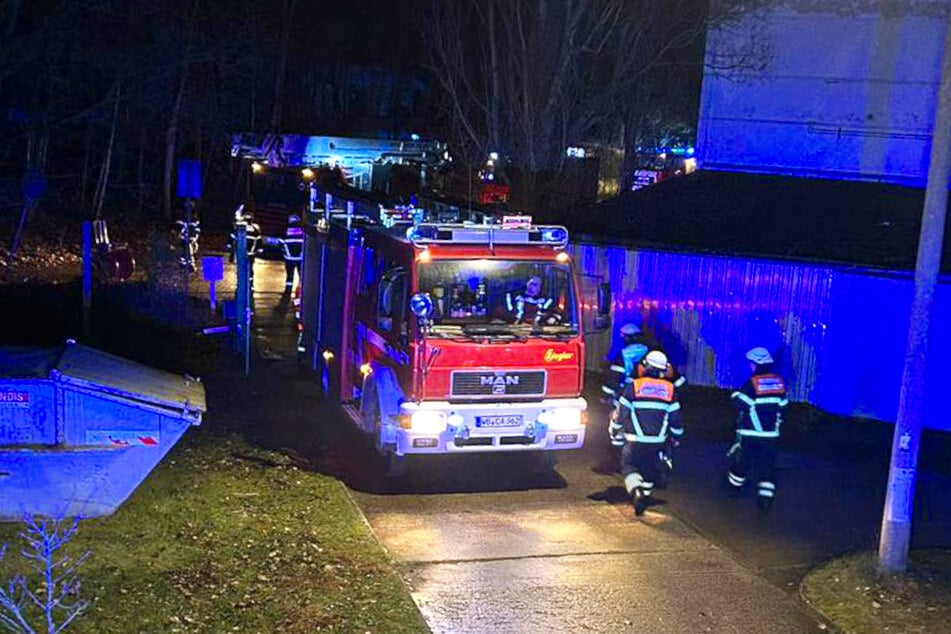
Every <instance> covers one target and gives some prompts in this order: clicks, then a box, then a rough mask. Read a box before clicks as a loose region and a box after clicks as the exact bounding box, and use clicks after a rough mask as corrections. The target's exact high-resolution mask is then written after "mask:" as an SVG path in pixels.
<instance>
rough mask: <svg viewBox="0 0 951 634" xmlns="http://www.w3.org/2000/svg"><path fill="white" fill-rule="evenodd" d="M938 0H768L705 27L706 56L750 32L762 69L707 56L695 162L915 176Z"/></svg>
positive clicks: (929, 105) (924, 149)
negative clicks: (740, 68) (737, 67)
mask: <svg viewBox="0 0 951 634" xmlns="http://www.w3.org/2000/svg"><path fill="white" fill-rule="evenodd" d="M947 6H948V1H947V0H772V2H771V3H770V7H769V8H768V9H767V10H765V11H764V12H762V13H761V14H757V15H751V16H749V17H747V18H746V19H744V20H743V22H742V23H740V24H738V25H732V26H730V27H729V28H724V29H720V30H714V31H711V32H710V33H709V35H708V41H707V62H708V67H709V66H711V65H716V64H717V63H719V62H722V61H723V59H722V54H723V53H724V52H728V51H731V50H734V51H735V50H739V49H742V48H743V46H744V44H746V43H748V42H750V41H755V42H757V43H758V44H760V45H763V46H764V47H765V48H766V49H768V54H767V55H763V56H761V59H763V60H766V65H765V68H764V69H763V70H761V71H753V72H747V73H740V74H738V75H734V76H731V77H724V76H721V75H720V74H718V73H716V72H712V71H711V70H710V69H709V68H708V70H707V71H706V72H705V76H704V80H703V88H702V93H701V103H700V116H699V122H698V134H697V137H698V138H697V144H696V147H697V158H698V164H699V166H700V168H702V169H720V170H734V171H747V172H766V173H775V174H788V175H802V176H815V177H824V178H845V179H854V180H881V181H887V182H894V183H900V184H907V185H915V186H923V185H924V182H925V178H926V172H927V161H928V152H929V148H930V135H931V126H932V120H933V116H934V96H935V92H936V90H937V82H938V76H939V66H940V57H941V48H942V40H943V34H944V29H945V24H946V18H945V16H946V12H947Z"/></svg>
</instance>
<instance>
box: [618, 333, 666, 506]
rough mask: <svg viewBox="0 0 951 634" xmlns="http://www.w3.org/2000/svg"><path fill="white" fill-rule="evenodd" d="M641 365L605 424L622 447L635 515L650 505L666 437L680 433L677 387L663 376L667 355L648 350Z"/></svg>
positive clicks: (628, 488)
mask: <svg viewBox="0 0 951 634" xmlns="http://www.w3.org/2000/svg"><path fill="white" fill-rule="evenodd" d="M641 364H642V366H643V368H644V369H643V375H642V376H639V377H638V378H635V379H634V380H633V381H631V382H629V383H627V384H626V385H625V387H624V390H623V391H622V393H621V395H620V397H619V398H618V405H617V407H616V408H615V409H614V412H613V413H612V414H611V423H610V425H609V433H610V436H611V444H613V445H614V446H618V447H623V450H622V452H621V474H622V475H623V476H624V488H625V489H627V492H628V495H630V496H631V500H632V501H633V503H634V514H635V515H637V516H641V515H643V514H644V511H645V510H646V509H647V507H648V506H649V505H650V500H651V494H652V493H653V492H654V485H655V482H656V481H657V480H658V479H659V478H660V477H661V475H662V470H663V468H664V466H663V464H662V462H661V460H662V452H663V450H664V447H665V446H666V444H667V441H668V437H669V436H671V435H673V436H674V437H679V436H681V435H683V425H682V424H681V417H680V402H679V401H678V399H677V390H676V388H675V387H674V384H673V383H672V382H671V381H670V380H669V379H667V378H665V374H666V372H667V365H668V362H667V355H665V354H664V353H663V352H661V351H659V350H652V351H651V352H648V353H647V355H646V356H645V357H644V360H643V361H642V362H641Z"/></svg>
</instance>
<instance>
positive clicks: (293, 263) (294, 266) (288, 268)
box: [284, 260, 300, 289]
mask: <svg viewBox="0 0 951 634" xmlns="http://www.w3.org/2000/svg"><path fill="white" fill-rule="evenodd" d="M284 271H285V273H287V277H286V278H285V279H284V288H286V289H291V288H293V287H294V272H295V271H297V277H298V278H299V277H300V260H284Z"/></svg>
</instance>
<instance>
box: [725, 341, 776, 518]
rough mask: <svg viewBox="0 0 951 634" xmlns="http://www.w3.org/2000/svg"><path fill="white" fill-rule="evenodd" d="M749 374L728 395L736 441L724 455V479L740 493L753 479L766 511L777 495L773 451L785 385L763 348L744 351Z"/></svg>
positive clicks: (759, 498) (760, 504)
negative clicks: (727, 463) (726, 467)
mask: <svg viewBox="0 0 951 634" xmlns="http://www.w3.org/2000/svg"><path fill="white" fill-rule="evenodd" d="M746 358H747V360H748V361H749V362H750V370H751V372H752V375H751V376H750V379H749V380H748V381H747V382H746V383H744V384H743V386H742V387H741V388H740V389H738V390H737V391H735V392H733V394H732V395H731V396H730V398H731V400H732V401H733V403H734V404H735V405H736V407H737V409H738V410H739V415H738V416H737V421H736V442H735V443H734V444H733V446H732V447H730V451H729V453H728V454H727V455H728V456H729V457H730V458H731V464H730V468H729V470H728V471H727V481H728V484H729V487H730V492H731V494H732V495H737V496H738V495H740V493H742V491H743V485H744V484H746V481H747V480H748V479H753V480H755V481H756V489H757V492H756V493H757V495H756V501H757V504H758V505H759V507H760V508H761V509H763V510H766V511H768V510H769V509H770V508H771V507H772V505H773V500H774V498H775V495H776V478H775V471H776V452H777V444H778V443H779V432H780V426H781V425H782V422H783V417H784V416H785V414H786V409H787V408H788V407H789V401H788V400H787V398H786V384H785V382H784V381H783V379H782V377H781V376H779V375H778V374H776V373H775V372H774V371H773V357H772V356H771V355H770V354H769V351H768V350H767V349H766V348H762V347H756V348H753V349H752V350H750V351H749V352H747V353H746Z"/></svg>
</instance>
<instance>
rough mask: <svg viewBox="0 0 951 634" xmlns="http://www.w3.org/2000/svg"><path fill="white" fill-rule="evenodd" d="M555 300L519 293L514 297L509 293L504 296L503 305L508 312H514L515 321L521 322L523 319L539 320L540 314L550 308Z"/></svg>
mask: <svg viewBox="0 0 951 634" xmlns="http://www.w3.org/2000/svg"><path fill="white" fill-rule="evenodd" d="M554 303H555V300H554V299H552V298H550V297H541V296H539V297H529V296H528V295H524V294H522V293H519V294H518V295H516V296H515V297H514V298H513V297H512V294H511V293H509V294H508V295H506V296H505V305H506V307H507V308H508V309H509V312H510V313H515V321H517V322H522V320H524V319H526V318H527V319H533V320H534V321H536V322H538V321H541V318H542V316H543V315H544V314H545V312H547V311H548V310H549V309H551V306H552V304H554Z"/></svg>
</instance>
